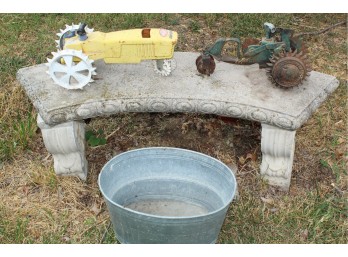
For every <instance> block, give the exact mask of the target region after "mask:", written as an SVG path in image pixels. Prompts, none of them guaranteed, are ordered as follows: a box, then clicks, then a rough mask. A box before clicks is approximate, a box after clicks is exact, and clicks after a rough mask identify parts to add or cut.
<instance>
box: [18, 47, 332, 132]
mask: <svg viewBox="0 0 348 257" xmlns="http://www.w3.org/2000/svg"><path fill="white" fill-rule="evenodd" d="M198 55H199V54H198V53H191V52H176V53H175V55H174V58H175V59H176V62H177V68H176V70H175V71H174V72H173V73H172V75H171V76H169V77H161V76H160V75H158V74H156V73H155V72H154V71H153V63H152V62H151V61H144V62H142V63H140V64H104V62H103V61H99V62H96V67H97V73H98V75H97V77H98V78H99V79H97V80H96V81H95V82H94V83H91V84H90V85H88V86H86V87H84V89H83V90H67V89H65V88H62V87H60V86H58V85H55V84H54V83H53V81H52V80H51V78H50V77H49V75H48V74H46V70H47V67H46V66H45V65H44V64H40V65H36V66H32V67H28V68H23V69H20V70H19V71H18V73H17V79H18V80H19V82H20V83H21V85H22V86H23V87H24V88H25V90H26V92H27V94H28V96H29V97H30V99H31V100H32V102H33V104H34V106H35V107H36V109H37V110H38V112H39V114H40V116H41V117H42V119H43V120H44V121H45V123H46V124H48V125H55V124H60V123H63V122H67V121H72V120H82V119H85V118H92V117H97V116H107V115H110V114H115V113H119V112H195V113H212V114H218V115H223V116H230V117H237V118H242V119H248V120H255V121H258V122H261V123H263V124H269V125H272V126H276V127H279V128H283V129H287V130H296V129H297V128H299V127H300V126H301V125H302V124H303V123H304V122H305V121H306V120H307V119H308V118H309V117H310V116H311V114H312V112H313V111H314V110H316V109H317V108H318V107H319V105H320V104H321V103H322V102H323V101H324V100H325V99H326V98H327V96H328V95H329V94H330V93H331V92H333V91H334V90H335V89H336V88H337V86H338V81H337V79H336V78H335V77H333V76H330V75H326V74H322V73H318V72H315V71H312V72H311V75H310V77H309V78H308V79H307V81H306V82H305V83H304V84H303V85H301V86H300V87H296V88H291V89H283V88H278V87H276V86H274V85H273V84H272V83H271V82H270V81H269V80H268V78H267V77H266V72H265V70H260V69H259V68H258V65H257V64H256V65H251V66H240V65H233V64H227V63H223V62H217V64H216V70H215V72H214V73H213V74H212V75H211V76H210V77H204V76H201V75H200V74H199V73H198V72H197V70H196V65H195V59H196V58H197V56H198Z"/></svg>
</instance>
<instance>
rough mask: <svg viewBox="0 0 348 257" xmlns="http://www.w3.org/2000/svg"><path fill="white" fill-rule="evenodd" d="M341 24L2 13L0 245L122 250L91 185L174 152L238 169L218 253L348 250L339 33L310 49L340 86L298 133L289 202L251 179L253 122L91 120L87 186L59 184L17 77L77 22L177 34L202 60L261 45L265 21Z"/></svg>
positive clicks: (256, 136)
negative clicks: (251, 248) (134, 157)
mask: <svg viewBox="0 0 348 257" xmlns="http://www.w3.org/2000/svg"><path fill="white" fill-rule="evenodd" d="M343 19H346V15H344V14H209V13H206V14H0V23H1V24H2V26H0V45H1V47H0V63H1V65H0V197H1V199H2V200H1V202H0V243H19V244H21V243H45V244H56V243H63V244H74V243H93V244H94V243H117V241H116V239H115V236H114V232H113V229H112V227H110V220H109V215H108V212H107V209H106V205H105V202H104V200H103V198H102V196H101V194H100V192H99V189H98V186H97V182H96V181H97V176H98V174H99V172H100V170H101V168H102V166H103V165H104V164H105V163H106V162H107V161H108V160H109V159H110V158H111V157H113V156H114V155H116V154H118V153H120V152H124V151H127V150H130V149H135V148H140V147H147V146H173V147H182V148H188V149H192V150H196V151H200V152H203V153H206V154H208V155H211V156H213V157H216V158H218V159H220V160H221V161H223V162H224V163H226V164H228V165H232V166H235V167H238V171H237V174H236V176H237V181H238V186H239V199H238V200H237V201H235V202H234V203H233V204H232V205H231V206H230V209H229V211H228V214H227V217H226V220H225V223H224V225H223V227H222V230H221V233H220V236H219V240H218V242H219V243H223V244H227V243H228V244H242V243H243V244H249V243H257V244H261V243H270V244H274V243H297V244H313V243H314V244H321V243H324V244H327V243H329V244H331V243H336V244H346V243H347V231H348V222H347V220H348V219H347V213H348V210H347V204H348V202H347V196H348V194H347V179H348V174H347V168H348V166H347V161H348V159H347V158H348V157H347V70H346V67H347V31H346V28H344V27H339V28H336V29H334V30H332V31H330V32H328V33H325V34H321V35H318V36H311V37H307V38H306V39H305V40H306V44H307V46H308V48H309V54H308V55H309V58H310V60H311V62H312V65H313V69H314V70H316V71H319V72H323V73H327V74H330V75H333V76H336V77H337V78H338V79H339V80H340V85H339V88H338V89H337V90H336V91H335V92H334V93H333V94H332V95H331V96H330V97H329V98H328V100H327V101H326V102H325V103H324V104H323V105H322V106H321V107H320V108H319V109H318V110H317V111H316V112H315V113H314V114H313V116H312V117H311V118H310V119H309V120H308V121H307V122H306V123H305V124H304V125H303V126H302V127H301V128H300V129H299V130H298V131H297V135H296V149H295V160H294V165H293V174H292V182H291V188H290V191H289V192H288V193H284V192H281V191H279V190H278V189H277V188H275V187H271V186H268V185H267V184H266V183H265V182H263V181H262V180H261V179H260V178H259V176H258V172H259V165H260V161H261V156H260V126H259V124H256V123H253V122H248V121H242V120H233V121H230V122H228V121H224V120H223V119H221V118H219V117H216V116H214V115H196V114H166V113H153V114H149V113H144V114H140V113H139V114H120V115H117V116H112V117H109V118H98V119H93V120H92V121H91V122H90V123H88V125H87V128H86V131H90V134H89V136H90V137H92V138H94V139H93V140H91V142H90V144H91V145H89V146H88V147H87V159H88V162H89V173H88V179H87V182H82V181H80V180H79V179H78V178H74V177H58V176H56V175H55V173H54V170H53V160H52V157H51V155H50V154H49V153H48V152H47V151H46V149H45V147H44V145H43V142H42V137H41V133H40V130H38V128H37V126H36V111H35V109H34V108H33V106H32V103H31V102H30V100H29V99H28V98H27V96H26V94H25V93H24V92H23V90H22V89H21V87H20V85H19V84H18V83H17V82H16V78H15V75H16V72H17V70H18V69H19V68H21V67H25V66H30V65H35V64H39V63H44V62H46V58H47V56H49V55H50V53H51V52H52V51H55V43H54V40H55V39H56V35H55V33H56V32H57V31H58V29H59V28H63V27H64V26H65V24H71V23H72V22H74V23H78V22H79V21H86V22H87V23H88V24H89V27H94V28H95V29H96V30H100V31H105V32H108V31H114V30H120V29H128V28H135V27H136V28H140V27H167V28H170V29H173V30H176V31H178V32H179V35H180V38H179V42H178V45H177V49H176V50H177V51H201V50H202V49H204V48H205V47H206V46H208V45H210V44H212V43H213V42H214V41H215V40H216V39H217V38H218V37H227V36H228V37H231V36H234V37H241V38H242V39H244V38H246V37H256V38H260V37H261V36H263V33H264V32H263V28H262V24H263V23H264V22H266V21H268V22H271V23H274V24H276V25H277V26H279V27H284V28H292V29H294V30H295V31H296V32H309V31H313V30H320V29H323V28H325V27H327V26H329V25H331V24H334V23H336V22H338V21H341V20H343ZM93 136H94V137H93ZM98 139H102V142H99V141H98ZM105 140H106V142H105ZM97 141H98V142H97ZM104 143H106V144H104ZM250 156H251V157H250Z"/></svg>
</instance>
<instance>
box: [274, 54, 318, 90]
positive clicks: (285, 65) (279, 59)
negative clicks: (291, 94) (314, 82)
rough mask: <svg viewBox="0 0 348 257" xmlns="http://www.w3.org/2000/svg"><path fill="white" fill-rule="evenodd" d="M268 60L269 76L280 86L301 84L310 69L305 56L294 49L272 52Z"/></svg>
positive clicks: (286, 86) (288, 86)
mask: <svg viewBox="0 0 348 257" xmlns="http://www.w3.org/2000/svg"><path fill="white" fill-rule="evenodd" d="M270 61H271V63H270V64H269V66H270V69H268V75H269V78H270V79H271V81H272V82H273V83H274V84H276V85H277V86H280V87H285V88H291V87H295V86H298V85H300V84H302V82H303V81H304V80H305V79H306V77H307V76H309V72H310V71H311V67H310V64H309V62H308V60H307V56H306V55H305V54H303V52H300V53H297V51H296V50H295V51H294V52H287V53H280V54H278V55H276V54H274V55H273V56H272V58H271V59H270Z"/></svg>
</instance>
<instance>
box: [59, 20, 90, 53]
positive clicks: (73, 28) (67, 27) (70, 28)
mask: <svg viewBox="0 0 348 257" xmlns="http://www.w3.org/2000/svg"><path fill="white" fill-rule="evenodd" d="M80 24H81V23H79V24H78V25H75V24H74V23H73V24H71V25H68V24H66V25H65V29H61V30H60V32H59V33H57V36H58V37H59V39H58V40H56V43H57V48H58V49H60V50H63V48H62V42H61V41H62V40H63V36H64V34H65V33H67V32H69V31H76V30H78V28H79V27H80ZM85 31H86V32H87V34H89V33H92V32H93V31H94V29H90V28H88V26H86V27H85Z"/></svg>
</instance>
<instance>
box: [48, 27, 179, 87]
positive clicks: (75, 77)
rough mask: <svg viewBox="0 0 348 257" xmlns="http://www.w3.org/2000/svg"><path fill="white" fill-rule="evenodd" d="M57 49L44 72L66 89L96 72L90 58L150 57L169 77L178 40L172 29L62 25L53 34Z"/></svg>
mask: <svg viewBox="0 0 348 257" xmlns="http://www.w3.org/2000/svg"><path fill="white" fill-rule="evenodd" d="M57 35H58V37H59V39H58V40H57V41H56V43H57V47H58V51H57V52H53V53H52V55H53V58H52V59H49V58H48V59H47V60H48V63H47V64H46V65H47V66H48V71H47V73H48V74H49V75H50V76H51V78H52V79H53V81H54V82H55V83H56V84H58V85H59V86H61V87H64V88H66V89H82V88H83V87H85V86H86V85H88V84H89V83H91V82H93V79H92V76H95V75H97V73H96V67H94V66H93V61H95V60H99V59H103V60H104V61H105V63H140V62H141V61H143V60H153V61H154V70H155V72H156V73H158V74H160V75H162V76H169V75H170V74H171V72H172V71H173V70H174V69H175V67H176V63H175V60H174V59H173V54H174V48H175V45H176V43H177V40H178V34H177V32H175V31H171V30H167V29H160V28H143V29H130V30H121V31H114V32H109V33H104V32H99V31H94V30H93V29H90V28H88V26H87V25H86V24H85V23H80V24H78V25H74V24H72V25H71V26H69V25H66V28H65V29H64V30H61V31H60V33H58V34H57Z"/></svg>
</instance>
